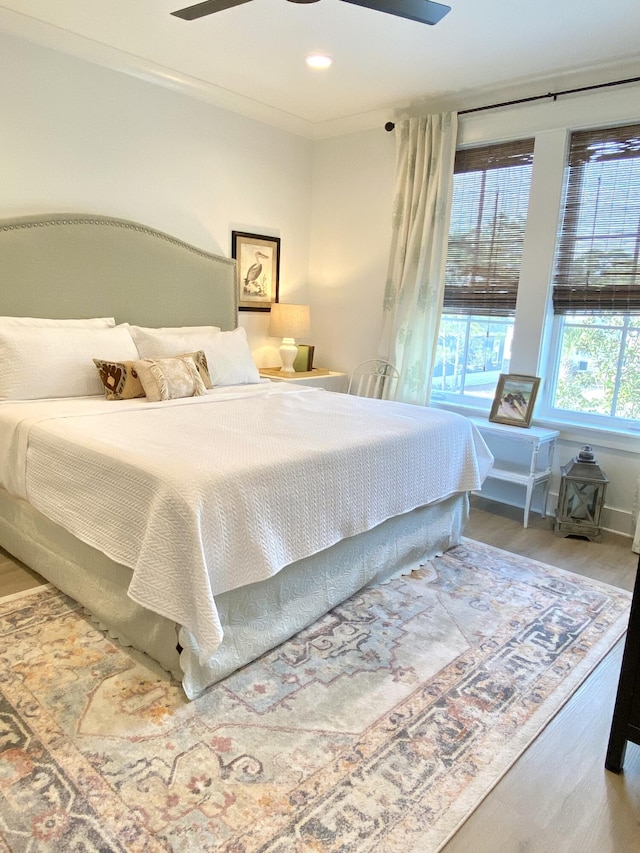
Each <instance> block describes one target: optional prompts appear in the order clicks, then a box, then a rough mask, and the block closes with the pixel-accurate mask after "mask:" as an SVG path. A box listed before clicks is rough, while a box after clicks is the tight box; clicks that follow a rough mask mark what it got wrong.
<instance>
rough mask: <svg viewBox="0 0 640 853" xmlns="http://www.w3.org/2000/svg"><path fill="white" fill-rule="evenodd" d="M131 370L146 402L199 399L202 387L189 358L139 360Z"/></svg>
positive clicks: (202, 392)
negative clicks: (135, 375)
mask: <svg viewBox="0 0 640 853" xmlns="http://www.w3.org/2000/svg"><path fill="white" fill-rule="evenodd" d="M134 368H135V370H136V372H137V374H138V377H139V378H140V382H141V383H142V387H143V388H144V392H145V394H146V396H147V400H149V402H150V403H157V402H158V401H160V400H177V399H178V398H179V397H201V396H202V395H203V394H204V393H205V392H206V388H205V385H204V382H203V381H202V379H201V378H200V374H199V373H198V368H197V367H196V363H195V361H194V360H193V358H192V357H191V356H177V357H176V358H143V359H141V360H140V361H136V362H134Z"/></svg>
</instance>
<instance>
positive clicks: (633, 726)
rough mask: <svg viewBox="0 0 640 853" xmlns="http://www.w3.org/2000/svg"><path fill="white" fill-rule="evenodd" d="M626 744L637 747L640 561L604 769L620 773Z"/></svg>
mask: <svg viewBox="0 0 640 853" xmlns="http://www.w3.org/2000/svg"><path fill="white" fill-rule="evenodd" d="M627 741H631V742H632V743H637V744H640V561H638V572H637V573H636V581H635V585H634V590H633V599H632V601H631V613H630V614H629V627H628V628H627V639H626V640H625V645H624V654H623V657H622V667H621V669H620V680H619V682H618V693H617V696H616V704H615V706H614V709H613V720H612V722H611V734H610V735H609V747H608V749H607V758H606V761H605V767H606V768H607V770H611V771H613V772H614V773H621V772H622V765H623V763H624V754H625V752H626V749H627Z"/></svg>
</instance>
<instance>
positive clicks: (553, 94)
mask: <svg viewBox="0 0 640 853" xmlns="http://www.w3.org/2000/svg"><path fill="white" fill-rule="evenodd" d="M625 83H640V77H627V79H626V80H612V81H611V82H610V83H594V84H593V86H579V87H578V88H577V89H563V90H562V91H561V92H547V94H546V95H531V97H529V98H517V99H516V100H514V101H502V102H501V103H499V104H486V106H484V107H470V108H469V109H467V110H459V111H458V115H459V116H463V115H467V114H468V113H481V112H484V110H497V109H498V108H499V107H513V106H516V105H517V104H528V103H531V101H543V100H545V99H546V98H553V100H554V101H555V100H557V99H558V98H559V97H560V96H561V95H575V94H577V93H578V92H591V91H593V90H594V89H608V88H609V87H611V86H623V85H624V84H625ZM394 127H395V123H394V122H392V121H388V122H387V123H386V124H385V126H384V129H385V130H387V131H391V130H393V129H394Z"/></svg>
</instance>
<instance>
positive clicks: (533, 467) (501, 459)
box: [469, 418, 560, 527]
mask: <svg viewBox="0 0 640 853" xmlns="http://www.w3.org/2000/svg"><path fill="white" fill-rule="evenodd" d="M469 420H470V421H471V422H472V423H473V424H475V426H476V427H477V428H478V431H479V433H480V435H481V436H482V437H483V438H484V440H485V441H486V443H487V446H488V448H489V450H490V451H491V452H492V453H493V456H494V463H493V468H492V469H491V470H490V471H489V473H488V474H487V479H488V480H489V479H493V480H503V481H504V482H507V483H516V484H517V485H519V486H524V487H525V498H524V527H526V526H527V525H528V523H529V511H530V509H531V499H532V497H533V490H534V488H535V487H536V486H538V485H540V486H542V495H541V501H542V517H543V518H544V517H545V513H546V504H547V496H548V494H549V480H550V478H551V469H552V466H553V454H554V450H555V446H556V440H557V438H558V436H559V435H560V433H559V432H558V430H555V429H543V428H541V427H527V428H525V427H516V426H510V425H509V424H500V423H493V422H491V421H487V420H485V419H484V418H469ZM485 496H486V497H489V496H488V495H485ZM493 500H499V498H493Z"/></svg>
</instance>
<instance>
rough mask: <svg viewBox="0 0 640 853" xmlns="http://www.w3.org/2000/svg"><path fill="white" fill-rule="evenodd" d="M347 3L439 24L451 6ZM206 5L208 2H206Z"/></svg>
mask: <svg viewBox="0 0 640 853" xmlns="http://www.w3.org/2000/svg"><path fill="white" fill-rule="evenodd" d="M344 2H345V3H353V4H354V5H355V6H364V8H365V9H374V10H375V11H376V12H386V13H387V14H388V15H395V16H396V17H398V18H408V19H409V20H410V21H418V22H419V23H421V24H431V25H433V24H437V23H438V21H440V20H442V18H444V16H445V15H446V14H447V12H450V11H451V6H445V5H444V4H443V3H433V2H431V0H344ZM204 5H206V4H204Z"/></svg>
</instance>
